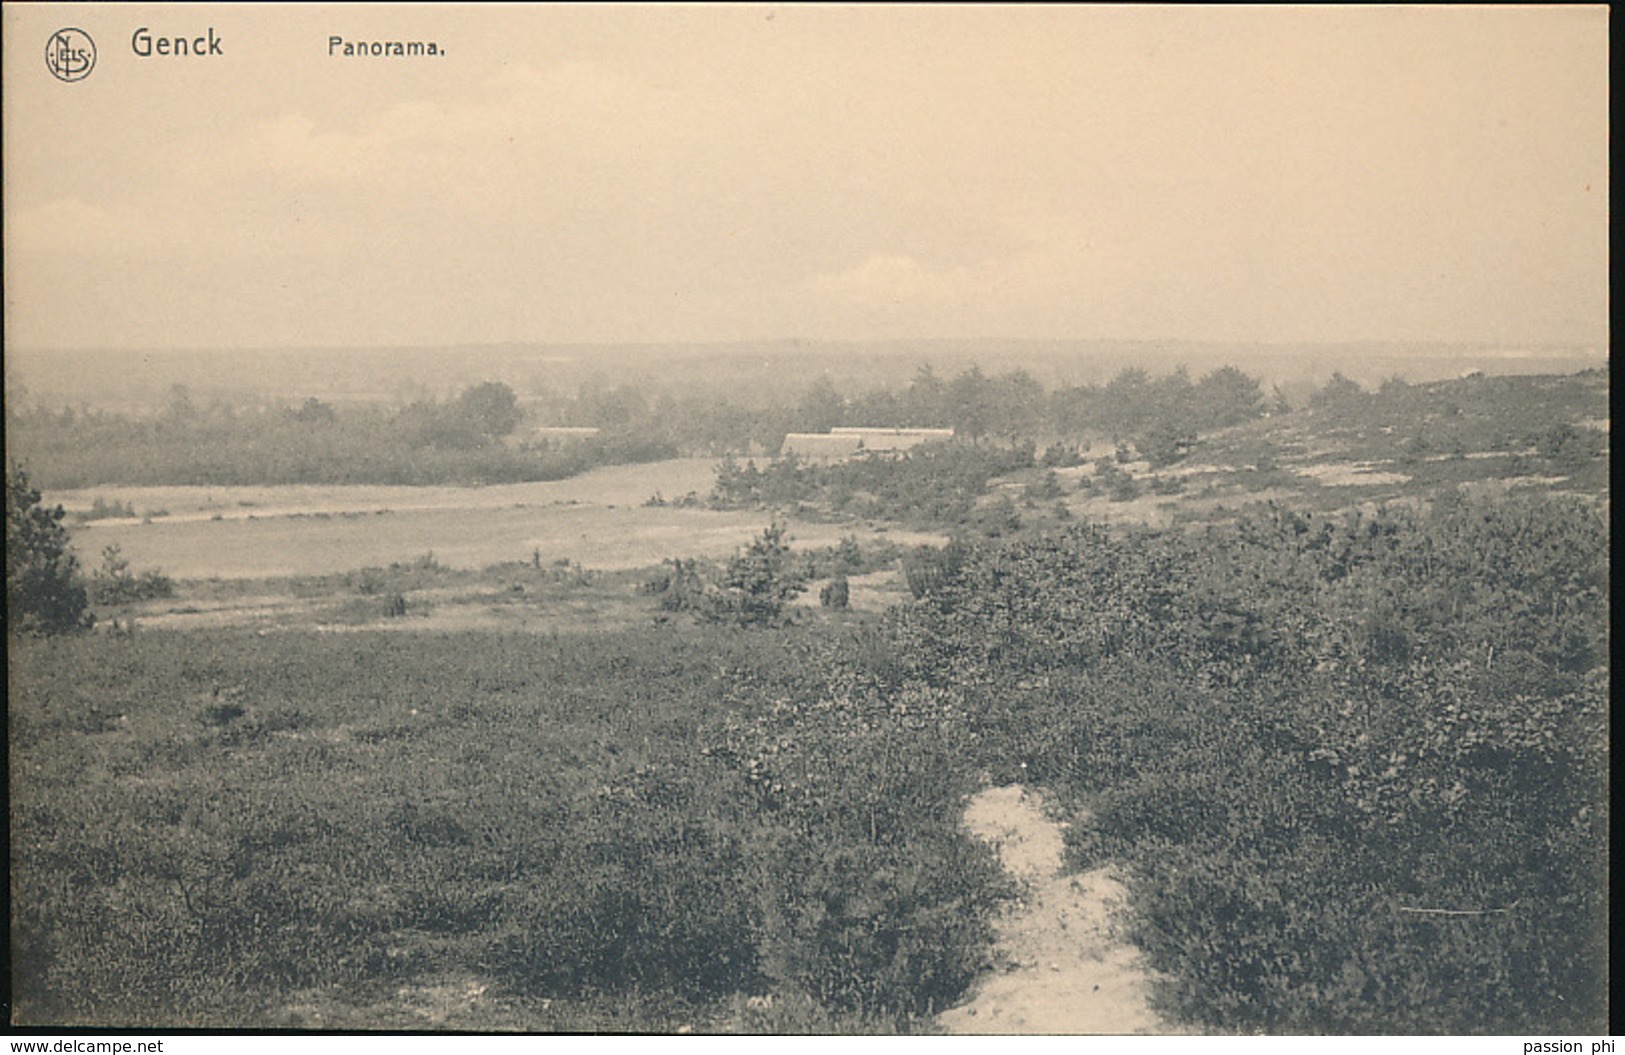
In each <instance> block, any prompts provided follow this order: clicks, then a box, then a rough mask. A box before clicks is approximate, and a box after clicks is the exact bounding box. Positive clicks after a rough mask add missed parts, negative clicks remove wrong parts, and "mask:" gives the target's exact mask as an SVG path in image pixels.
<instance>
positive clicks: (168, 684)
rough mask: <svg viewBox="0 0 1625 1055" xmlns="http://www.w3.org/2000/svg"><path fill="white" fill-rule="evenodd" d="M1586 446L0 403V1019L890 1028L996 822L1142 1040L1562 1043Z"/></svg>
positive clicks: (1595, 493) (909, 1004)
mask: <svg viewBox="0 0 1625 1055" xmlns="http://www.w3.org/2000/svg"><path fill="white" fill-rule="evenodd" d="M990 361H991V360H990ZM843 387H844V390H843ZM1607 397H1608V378H1607V373H1606V371H1605V370H1590V371H1585V372H1582V373H1578V374H1563V375H1558V374H1552V375H1537V376H1518V377H1514V376H1482V375H1474V376H1470V377H1463V378H1456V379H1452V380H1442V381H1441V380H1434V381H1426V382H1421V381H1407V380H1404V379H1402V378H1399V377H1390V378H1388V379H1387V380H1386V381H1384V382H1383V383H1381V384H1380V385H1377V384H1364V385H1363V384H1361V383H1359V382H1357V381H1355V380H1352V379H1350V378H1349V377H1346V376H1344V375H1342V374H1338V375H1336V376H1334V377H1332V378H1331V379H1330V380H1328V381H1326V382H1325V383H1323V384H1318V385H1316V386H1314V387H1313V388H1312V389H1309V390H1307V391H1302V392H1296V393H1295V392H1293V391H1290V390H1282V389H1279V388H1277V389H1274V390H1273V391H1267V390H1266V386H1265V385H1263V384H1262V383H1261V382H1260V381H1259V379H1257V378H1255V377H1253V376H1250V375H1248V374H1247V373H1245V372H1243V371H1241V370H1237V369H1235V368H1224V367H1215V368H1214V369H1212V370H1211V371H1207V372H1204V373H1202V374H1200V375H1199V376H1196V377H1192V376H1190V375H1189V374H1188V373H1186V372H1184V371H1178V370H1174V371H1171V372H1168V373H1164V374H1159V375H1153V374H1151V373H1149V372H1147V371H1145V370H1137V369H1124V370H1121V371H1119V372H1118V373H1117V374H1116V375H1115V376H1112V377H1110V379H1107V380H1103V381H1102V382H1100V383H1083V384H1069V383H1061V384H1056V385H1050V386H1046V385H1045V384H1043V383H1040V382H1039V381H1037V380H1035V379H1034V378H1033V376H1032V375H1030V374H1027V373H1025V372H1023V371H1021V370H1019V369H1008V370H1005V369H1002V368H1001V370H1000V372H992V373H987V374H984V373H983V372H982V371H981V370H979V369H975V368H974V367H971V366H966V367H965V368H964V369H962V370H960V371H959V372H958V373H955V374H945V375H943V376H940V377H939V376H938V375H936V374H935V373H933V372H932V371H931V370H929V369H921V370H918V371H916V373H915V374H914V375H913V376H912V378H911V379H910V381H909V383H908V384H907V385H903V386H893V387H863V386H862V385H853V384H846V383H844V382H843V383H842V385H837V384H836V383H835V382H834V381H833V380H832V379H831V378H828V377H825V378H820V379H813V380H810V381H808V382H807V383H806V384H805V386H804V387H803V388H801V389H800V390H798V391H796V392H794V393H792V394H791V395H790V396H789V397H788V398H783V399H779V398H777V397H771V398H766V399H764V400H759V401H757V402H756V403H755V404H747V401H745V400H744V399H743V398H740V399H734V398H733V395H732V394H731V393H720V394H719V393H716V392H711V393H706V392H697V391H692V390H689V391H683V390H666V389H662V388H661V387H660V386H659V385H658V384H657V383H653V382H645V383H641V384H639V383H632V382H627V383H624V384H620V385H609V384H607V383H604V382H602V381H601V380H599V381H592V380H589V381H586V382H583V383H582V384H581V385H580V386H579V387H577V388H576V389H574V390H571V391H552V392H530V393H527V395H525V396H523V397H519V396H516V395H515V393H514V391H513V390H512V389H511V388H509V387H508V385H507V384H506V383H504V382H493V381H490V380H489V379H470V380H469V381H468V383H467V384H466V386H464V387H462V388H461V390H460V391H455V390H454V391H452V392H449V393H446V394H444V395H421V394H419V395H414V396H412V397H411V398H404V399H400V400H396V401H395V402H388V401H376V402H354V403H352V402H346V401H343V400H337V399H333V398H332V397H331V395H330V394H328V395H327V396H326V397H325V398H324V396H323V395H321V394H309V395H300V396H297V397H296V398H293V399H291V400H289V401H287V402H285V403H278V402H277V401H276V400H270V399H261V400H260V401H259V402H258V403H253V404H250V403H244V402H235V403H234V402H232V401H231V400H229V399H224V398H222V399H220V400H216V401H211V400H210V399H208V398H205V397H203V396H201V395H200V394H199V395H194V393H192V392H191V391H189V390H187V389H185V388H181V389H175V388H173V387H171V388H168V389H164V390H161V392H160V395H159V397H158V400H157V402H156V404H155V405H154V406H152V407H151V408H149V409H147V410H144V411H143V410H139V409H132V408H129V407H124V408H96V407H93V406H78V407H71V408H62V407H48V406H43V405H40V404H38V403H33V404H30V403H27V402H14V401H9V400H8V406H7V440H8V451H9V452H10V455H11V457H12V458H14V459H15V460H16V462H17V463H18V464H17V465H16V466H14V467H13V469H12V472H13V474H14V475H15V474H16V473H18V472H22V473H26V474H27V476H28V480H29V483H30V484H31V486H32V487H34V488H39V489H40V491H41V492H43V497H42V498H41V499H39V500H38V501H37V502H36V501H31V492H30V491H29V488H28V487H27V486H24V487H20V488H8V609H9V611H8V615H9V616H11V619H10V624H11V627H12V634H11V637H10V640H9V642H8V648H9V663H8V699H9V705H8V722H9V728H8V736H9V748H10V788H9V793H10V807H9V808H10V824H11V847H10V850H11V860H12V872H11V883H12V886H11V906H12V909H11V912H12V915H11V928H12V943H13V944H12V972H13V979H14V989H15V994H14V995H15V1001H14V1009H15V1010H14V1022H16V1023H17V1024H56V1025H64V1026H68V1025H123V1026H151V1027H162V1026H171V1027H174V1026H194V1025H196V1026H214V1027H233V1026H260V1027H273V1028H275V1027H303V1028H314V1029H341V1028H360V1029H368V1028H373V1029H377V1028H399V1027H406V1028H431V1029H438V1028H444V1029H474V1030H532V1031H550V1030H574V1031H579V1030H608V1031H626V1030H635V1031H652V1032H676V1031H696V1032H705V1031H714V1032H758V1033H771V1032H863V1033H873V1032H890V1031H904V1032H931V1031H936V1030H939V1029H943V1028H948V1027H949V1026H950V1025H951V1024H952V1023H953V1022H955V1021H960V1020H962V1018H963V1016H962V1015H960V1016H956V1015H944V1014H943V1013H944V1012H948V1011H950V1010H951V1009H953V1008H955V1007H956V1005H960V1004H962V1003H963V1002H964V1001H966V1000H967V999H968V997H969V996H970V994H971V993H972V992H973V989H974V987H975V986H976V985H977V984H978V981H979V980H981V979H985V978H986V977H987V975H988V973H989V972H992V971H999V970H1002V969H1004V968H1005V967H1007V966H1009V965H1007V964H1003V963H1001V962H1000V960H999V956H1000V953H998V951H997V950H998V949H999V947H1000V946H999V945H998V942H999V940H1000V938H999V935H1000V934H1001V933H1005V934H1008V933H1014V932H1018V931H1019V928H1015V929H1014V930H1012V928H1010V927H1009V926H1006V925H1005V924H1006V923H1007V922H1008V920H1009V916H1008V913H1009V912H1010V911H1011V906H1012V905H1013V903H1014V901H1015V900H1016V899H1017V898H1019V897H1022V896H1026V897H1029V898H1031V897H1033V896H1034V890H1035V889H1036V888H1035V887H1034V886H1033V882H1035V881H1034V880H1032V879H1022V878H1019V877H1018V878H1016V879H1012V878H1011V876H1009V875H1008V874H1006V873H1005V872H1004V870H1003V869H1002V868H1001V867H1000V863H999V857H998V855H997V853H996V852H995V851H994V849H992V848H990V847H989V846H988V845H986V844H984V843H983V842H981V841H980V840H978V839H977V838H976V837H975V836H974V833H973V832H972V831H971V830H970V829H969V828H967V827H966V825H965V824H964V823H963V818H962V814H963V812H964V809H965V804H966V803H967V802H968V801H972V797H973V796H976V795H977V794H978V793H981V792H984V791H985V790H986V789H988V788H989V787H1008V786H1012V785H1016V784H1018V783H1019V784H1022V785H1024V786H1026V787H1029V788H1033V789H1041V790H1042V795H1043V800H1044V802H1045V803H1046V804H1047V805H1048V806H1049V808H1050V809H1051V810H1053V811H1054V812H1055V814H1056V816H1057V818H1058V819H1060V820H1062V821H1064V822H1066V823H1067V827H1066V828H1065V831H1066V845H1065V848H1064V850H1065V855H1066V861H1067V866H1068V867H1069V868H1070V869H1072V870H1076V871H1082V870H1086V869H1088V870H1093V869H1101V868H1106V867H1108V866H1109V868H1110V872H1111V874H1112V875H1113V876H1116V877H1118V879H1120V881H1121V884H1122V886H1121V890H1122V903H1121V904H1120V905H1119V906H1118V907H1117V912H1118V918H1116V919H1115V920H1114V922H1113V926H1114V927H1116V928H1117V932H1118V934H1119V935H1120V936H1121V938H1122V940H1123V941H1125V942H1127V943H1130V944H1131V945H1132V946H1133V947H1135V948H1138V949H1139V950H1141V954H1142V955H1143V958H1144V963H1145V966H1146V969H1147V971H1148V975H1147V977H1148V978H1151V979H1153V982H1152V983H1151V989H1150V999H1151V1002H1152V1004H1153V1005H1154V1007H1155V1009H1156V1014H1157V1018H1156V1019H1155V1021H1156V1022H1157V1023H1160V1024H1161V1026H1164V1027H1166V1028H1170V1029H1179V1030H1181V1031H1189V1032H1254V1031H1269V1032H1283V1033H1299V1032H1328V1033H1446V1034H1458V1033H1531V1032H1540V1033H1551V1032H1560V1031H1562V1032H1578V1031H1587V1032H1600V1031H1601V1030H1602V1029H1603V1028H1604V1024H1605V1022H1606V1017H1607V995H1606V994H1607V973H1608V958H1607V951H1608V950H1607V943H1606V934H1607V903H1608V897H1607V894H1608V891H1607V881H1606V876H1607V868H1608V852H1607V832H1608V808H1609V807H1608V793H1607V787H1608V771H1609V766H1608V763H1609V758H1608V741H1607V733H1608V715H1607V701H1608V688H1609V656H1610V647H1609V646H1610V641H1609V625H1608V614H1609V574H1608V572H1609V561H1608V519H1609V506H1608V474H1607V469H1608V456H1609V443H1608V441H1609V432H1608V410H1607V402H1608V399H1607ZM552 425H558V426H574V427H576V428H578V429H589V428H591V429H597V430H599V431H598V433H597V434H596V435H592V436H587V437H586V438H585V439H574V438H571V439H559V438H557V434H556V433H552V434H538V433H536V432H534V431H532V430H533V429H534V427H535V426H552ZM841 425H873V426H900V427H901V426H935V427H949V428H953V429H954V430H955V432H956V436H955V438H954V440H952V441H951V442H947V443H938V444H926V445H922V446H919V447H915V448H911V449H909V450H907V451H900V452H896V453H890V454H882V453H876V454H870V455H867V456H861V457H857V458H851V459H834V460H823V459H810V458H802V457H795V456H792V455H785V454H783V453H782V452H781V451H780V445H781V444H782V443H783V440H784V436H785V434H786V433H790V432H798V431H810V432H815V431H823V430H826V429H828V428H830V427H832V426H841ZM539 437H540V438H539ZM57 506H61V507H62V509H63V513H62V515H61V517H60V518H57V519H53V514H52V513H51V510H53V509H54V508H55V507H57ZM47 521H49V522H50V523H52V524H55V525H57V529H59V530H60V531H61V532H62V535H61V537H62V539H63V540H65V541H66V542H67V543H68V544H69V545H70V546H71V548H72V550H73V552H74V553H75V554H76V555H77V558H78V561H77V565H74V564H72V563H65V562H63V561H57V562H55V563H53V564H52V565H51V567H50V568H48V569H46V572H49V573H51V574H42V575H41V576H37V577H35V578H34V579H30V580H27V581H23V580H21V579H18V578H16V577H15V576H14V575H13V574H12V571H13V569H14V567H20V566H22V565H23V564H25V563H26V561H25V560H22V559H14V558H26V557H28V556H29V555H30V554H35V553H37V552H38V550H25V549H15V550H14V543H15V545H17V546H20V545H21V543H20V542H16V541H15V540H18V539H21V538H22V537H23V536H24V535H29V537H31V538H32V537H34V536H36V535H40V534H44V535H49V534H50V532H51V531H52V530H53V529H52V528H51V526H50V524H47V523H46V522H47ZM29 533H33V534H32V535H30V534H29ZM55 573H60V575H58V576H57V577H56V578H54V579H53V578H52V574H55ZM42 583H43V584H45V585H44V586H42V585H41V584H42ZM52 583H57V584H60V585H61V586H62V587H63V588H64V589H69V588H71V589H77V590H79V591H81V592H80V593H79V594H78V595H77V596H78V597H79V598H80V599H81V601H82V603H83V604H85V605H86V606H87V607H86V608H85V611H84V613H83V615H85V616H88V617H92V618H75V619H74V620H70V621H69V622H70V623H74V624H76V625H79V626H83V625H84V624H85V623H90V622H92V619H93V623H94V625H92V626H90V627H89V629H69V630H66V631H65V632H59V633H45V632H43V631H44V630H45V629H51V627H47V626H45V625H44V623H41V622H40V621H38V620H36V621H35V622H34V624H33V625H34V626H35V627H36V629H39V630H41V632H39V633H33V634H26V633H22V632H20V631H21V630H22V629H23V628H24V627H25V626H26V625H27V621H26V620H22V619H19V618H17V617H18V616H19V614H22V613H24V611H25V610H26V609H27V608H28V606H29V605H31V604H35V603H36V602H37V600H38V597H37V591H38V590H40V589H44V588H46V587H48V586H49V585H51V584H52ZM31 591H32V592H31ZM70 600H71V598H70ZM1090 874H1094V872H1090ZM1116 881H1117V880H1114V882H1116ZM1114 889H1115V888H1114ZM1001 928H1002V929H1001ZM1012 977H1017V978H1019V977H1021V976H1020V974H1019V971H1018V972H1017V973H1016V974H1014V975H1012ZM1124 1021H1128V1020H1127V1019H1125V1020H1124ZM1135 1021H1140V1020H1138V1019H1136V1020H1135ZM1145 1021H1148V1022H1149V1021H1151V1020H1150V1019H1146V1020H1145ZM1135 1028H1141V1027H1138V1026H1136V1027H1135Z"/></svg>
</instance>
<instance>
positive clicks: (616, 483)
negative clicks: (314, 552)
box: [44, 458, 718, 523]
mask: <svg viewBox="0 0 1625 1055" xmlns="http://www.w3.org/2000/svg"><path fill="white" fill-rule="evenodd" d="M717 462H718V459H715V458H675V459H671V460H668V461H661V462H648V463H645V464H642V465H610V466H605V467H603V468H601V469H593V470H591V471H589V472H585V473H582V474H581V475H579V476H572V477H570V478H569V479H565V480H549V481H543V482H539V483H520V484H488V485H483V486H478V487H447V486H429V487H408V486H389V485H382V484H358V485H323V484H286V485H278V486H274V487H211V486H190V485H188V486H173V487H116V486H115V487H88V488H83V489H80V490H76V491H53V492H50V493H48V494H46V495H44V499H45V501H46V503H47V504H51V505H57V504H60V505H61V506H62V507H63V508H64V509H66V510H68V511H69V512H70V513H78V512H88V511H89V510H90V508H91V507H92V505H93V504H94V503H95V500H96V499H97V498H101V499H102V500H103V501H104V502H118V503H121V504H128V505H131V506H134V507H135V509H136V511H137V512H139V513H143V514H145V513H147V512H151V511H156V510H164V511H166V512H167V515H166V516H164V517H163V519H164V520H167V521H183V520H208V519H210V518H212V517H215V516H217V515H218V516H219V517H220V518H221V519H237V520H246V519H248V518H250V517H254V518H259V519H264V518H267V517H287V516H300V515H305V516H315V515H318V514H322V513H326V514H328V515H339V514H343V513H368V514H371V513H378V512H379V511H389V512H395V513H401V512H417V511H423V510H435V509H462V510H470V509H502V508H514V507H527V506H548V505H554V504H569V503H572V502H577V503H590V504H594V505H639V504H641V503H643V502H646V501H648V500H649V499H650V498H651V497H653V496H654V495H655V493H656V492H659V493H660V494H661V495H662V496H663V497H665V498H666V499H667V500H668V501H670V500H673V499H677V498H681V497H682V496H683V495H685V494H687V493H688V492H690V491H694V492H696V493H698V494H701V495H704V494H706V493H708V492H709V491H710V490H711V485H712V484H714V483H715V482H716V467H717ZM135 520H136V521H138V520H139V518H135ZM131 522H135V521H131V520H109V521H104V522H103V523H131Z"/></svg>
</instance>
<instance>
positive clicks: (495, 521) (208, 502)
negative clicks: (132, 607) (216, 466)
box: [48, 458, 943, 579]
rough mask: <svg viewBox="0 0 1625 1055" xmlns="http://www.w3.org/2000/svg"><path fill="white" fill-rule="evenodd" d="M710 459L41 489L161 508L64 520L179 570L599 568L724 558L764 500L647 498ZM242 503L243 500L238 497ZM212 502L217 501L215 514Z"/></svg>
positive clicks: (83, 537)
mask: <svg viewBox="0 0 1625 1055" xmlns="http://www.w3.org/2000/svg"><path fill="white" fill-rule="evenodd" d="M714 469H715V465H714V463H713V462H711V461H709V460H707V459H693V458H691V459H681V460H677V461H670V462H658V463H652V464H649V465H637V466H614V467H611V468H608V469H600V470H595V471H594V472H591V473H586V474H583V475H582V476H580V477H576V478H573V479H571V480H561V481H558V482H556V483H540V484H504V485H499V486H493V487H424V488H394V487H370V486H369V487H356V488H333V487H327V488H309V487H288V488H274V487H270V488H268V487H261V488H127V489H117V490H105V491H96V492H77V493H71V494H70V493H68V492H59V493H56V494H53V495H51V496H50V497H49V499H48V501H51V502H61V503H62V504H63V505H64V506H65V507H68V506H69V501H68V500H69V498H72V500H73V502H74V503H76V505H77V507H78V508H84V509H88V508H89V506H90V504H91V502H92V501H93V500H94V498H95V497H97V496H100V497H103V498H104V500H110V501H117V502H129V503H132V504H133V505H135V507H136V508H137V509H139V510H146V509H150V508H154V507H161V508H165V509H168V510H169V512H170V515H169V516H165V517H161V518H156V519H153V520H151V521H149V522H143V521H141V520H132V519H109V520H94V521H90V522H88V523H85V524H81V525H77V526H75V527H74V528H73V534H74V544H75V546H76V548H77V549H78V551H79V553H80V555H81V558H82V559H84V560H85V561H86V562H87V563H94V561H95V560H96V554H98V553H100V551H101V550H102V548H103V547H105V546H109V545H116V546H118V547H119V548H120V549H121V550H122V551H123V554H124V557H125V558H126V559H127V560H128V561H129V562H130V564H131V566H132V567H134V568H136V569H138V570H145V569H159V570H161V571H163V572H164V573H165V574H167V575H169V576H171V577H173V578H177V579H206V578H221V579H250V578H268V577H274V576H298V575H328V574H334V573H337V572H342V571H352V570H355V569H358V568H363V567H368V566H383V565H388V564H392V563H397V562H403V561H411V560H413V559H414V558H416V557H418V556H421V555H422V554H425V553H430V552H432V553H433V554H434V555H435V558H436V559H437V560H438V561H439V562H440V563H441V564H444V565H446V566H448V567H453V568H465V569H477V568H484V567H488V566H490V565H492V564H498V563H503V562H507V561H521V560H529V559H530V558H531V556H532V554H533V553H537V552H539V553H540V556H541V559H542V560H544V561H546V562H549V563H551V562H555V561H560V560H571V561H574V562H576V563H577V564H579V565H581V566H583V567H587V568H594V569H601V570H624V569H631V568H643V567H649V566H651V565H655V564H659V563H660V562H661V561H662V560H664V559H666V558H668V557H711V558H723V557H728V556H731V555H732V554H733V553H734V552H735V551H736V550H738V549H739V548H740V547H742V546H744V545H745V544H747V543H748V542H749V541H750V540H751V539H752V538H753V537H754V536H756V535H757V534H759V533H760V532H761V530H762V529H763V528H764V527H765V526H767V524H768V523H769V522H770V521H771V520H772V519H773V515H772V514H771V513H768V512H721V511H716V510H710V509H700V508H681V507H677V506H671V505H665V506H646V505H644V502H646V501H647V500H648V499H649V498H650V497H651V496H653V495H654V494H655V493H656V492H659V493H660V494H662V495H663V496H664V497H665V498H666V499H668V500H670V499H672V498H675V497H680V496H681V495H684V494H687V493H688V492H689V491H700V492H702V493H703V492H704V491H707V490H709V488H710V486H711V483H712V481H713V479H714ZM245 503H246V504H245ZM210 510H213V511H212V512H211V511H210ZM790 529H791V530H790V534H791V537H792V545H794V546H795V547H797V548H812V547H822V546H832V545H835V544H836V543H837V542H839V541H840V539H841V538H842V536H844V535H847V534H854V535H856V536H857V537H858V538H859V540H860V542H861V541H863V540H865V539H870V538H874V537H876V536H877V535H879V534H880V532H879V531H876V530H874V529H869V528H865V527H862V526H860V525H853V524H824V523H817V522H811V521H808V522H792V523H791V524H790ZM886 537H887V538H889V539H891V540H892V541H894V542H896V543H898V544H900V545H916V544H921V543H929V544H933V545H936V544H940V543H941V542H942V541H943V539H942V537H941V536H939V535H935V534H927V533H918V532H907V531H896V530H894V531H890V532H886Z"/></svg>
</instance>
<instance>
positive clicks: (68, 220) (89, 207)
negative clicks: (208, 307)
mask: <svg viewBox="0 0 1625 1055" xmlns="http://www.w3.org/2000/svg"><path fill="white" fill-rule="evenodd" d="M165 240H170V241H173V240H174V238H173V235H170V234H169V233H168V232H166V231H165V228H164V225H163V224H162V223H159V222H155V221H154V220H153V219H152V218H151V217H149V216H147V215H145V214H143V213H141V212H140V211H139V210H137V209H134V208H133V207H129V206H123V205H119V206H103V205H96V204H93V203H91V202H87V201H85V200H84V199H82V198H79V197H77V196H69V197H64V198H53V199H51V200H49V201H46V202H42V203H41V204H39V205H36V206H33V207H31V208H25V209H18V210H17V211H16V212H15V213H11V214H9V215H8V216H7V217H6V249H7V251H8V252H13V253H43V254H56V255H60V254H80V253H90V254H96V253H103V252H107V251H118V250H121V249H128V248H130V247H132V246H138V245H145V244H151V243H154V242H158V241H165Z"/></svg>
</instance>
